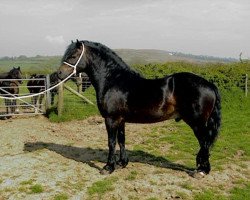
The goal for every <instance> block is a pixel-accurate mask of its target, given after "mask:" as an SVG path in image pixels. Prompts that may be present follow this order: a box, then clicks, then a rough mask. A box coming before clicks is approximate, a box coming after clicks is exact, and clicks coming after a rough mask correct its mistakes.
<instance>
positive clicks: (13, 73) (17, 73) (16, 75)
mask: <svg viewBox="0 0 250 200" xmlns="http://www.w3.org/2000/svg"><path fill="white" fill-rule="evenodd" d="M9 77H10V78H11V79H19V80H18V82H19V83H20V84H22V83H23V82H22V80H21V79H22V72H21V69H20V67H17V68H15V67H13V69H11V70H10V72H9Z"/></svg>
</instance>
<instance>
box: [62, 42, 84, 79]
mask: <svg viewBox="0 0 250 200" xmlns="http://www.w3.org/2000/svg"><path fill="white" fill-rule="evenodd" d="M83 54H84V44H83V43H82V52H81V55H80V57H79V58H78V60H77V62H76V63H75V64H74V65H72V64H70V63H68V62H63V63H64V64H66V65H68V66H69V67H73V68H74V70H73V74H75V73H76V67H77V65H78V64H79V62H80V60H81V59H82V56H83Z"/></svg>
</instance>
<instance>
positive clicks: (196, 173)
mask: <svg viewBox="0 0 250 200" xmlns="http://www.w3.org/2000/svg"><path fill="white" fill-rule="evenodd" d="M189 175H190V176H192V177H193V178H196V179H202V178H204V177H205V176H206V175H207V174H206V173H205V172H203V171H198V170H194V171H192V172H191V173H189Z"/></svg>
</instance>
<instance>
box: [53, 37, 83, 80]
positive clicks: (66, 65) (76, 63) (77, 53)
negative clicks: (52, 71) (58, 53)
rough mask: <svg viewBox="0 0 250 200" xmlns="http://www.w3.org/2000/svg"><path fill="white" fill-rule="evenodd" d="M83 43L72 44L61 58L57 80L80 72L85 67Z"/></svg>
mask: <svg viewBox="0 0 250 200" xmlns="http://www.w3.org/2000/svg"><path fill="white" fill-rule="evenodd" d="M84 53H85V48H84V44H83V42H79V41H78V40H77V41H76V42H72V43H71V44H70V45H69V46H68V48H67V50H66V51H65V54H64V56H63V58H62V64H61V66H60V68H59V69H58V71H57V76H58V78H59V79H61V80H62V79H65V78H66V77H68V76H69V75H70V74H72V73H73V72H74V73H76V71H77V72H82V71H83V70H84V69H85V67H86V59H85V58H86V56H85V55H84Z"/></svg>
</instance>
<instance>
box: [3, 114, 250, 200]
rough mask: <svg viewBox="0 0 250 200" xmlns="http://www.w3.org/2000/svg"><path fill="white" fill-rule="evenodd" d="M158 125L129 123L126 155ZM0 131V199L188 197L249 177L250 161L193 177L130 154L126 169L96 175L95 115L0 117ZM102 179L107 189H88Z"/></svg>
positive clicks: (102, 133)
mask: <svg viewBox="0 0 250 200" xmlns="http://www.w3.org/2000/svg"><path fill="white" fill-rule="evenodd" d="M166 123H167V122H164V124H166ZM161 125H162V123H158V124H153V125H152V124H150V125H138V124H133V125H132V124H128V125H127V127H126V135H127V141H128V145H127V149H128V151H129V152H130V154H131V155H132V154H133V146H134V145H135V144H140V143H142V142H143V136H142V134H140V133H145V132H149V131H150V130H151V128H152V127H153V126H161ZM0 134H1V140H0V149H1V151H0V200H3V199H13V200H18V199H22V200H23V199H28V200H33V199H34V200H39V199H67V197H68V199H192V196H193V195H194V193H197V192H199V191H201V186H202V187H206V186H208V187H212V188H220V187H221V188H223V189H225V188H227V187H231V186H232V185H233V183H234V181H236V180H247V178H249V177H247V176H248V175H249V174H248V173H246V172H247V171H248V172H249V165H250V163H249V162H248V163H245V165H247V166H248V167H247V168H245V169H243V168H241V167H239V166H237V165H234V164H232V165H230V167H228V168H227V169H226V170H223V171H212V172H211V174H209V175H208V176H205V177H204V178H202V179H197V178H193V177H191V176H190V175H189V174H188V173H186V172H185V170H184V171H183V170H181V167H180V166H179V165H177V164H176V165H175V164H173V163H165V166H157V165H154V164H152V162H147V156H148V155H147V153H144V154H142V153H141V154H140V155H139V157H136V156H134V157H133V156H132V158H130V163H129V165H128V166H127V168H125V169H119V170H116V171H115V172H114V173H113V174H111V175H101V174H100V173H99V170H100V169H101V167H102V166H103V165H104V164H105V161H106V157H107V134H106V130H105V125H104V123H103V120H102V118H100V117H91V118H88V119H86V120H82V121H72V122H64V123H51V122H49V121H48V119H47V118H45V117H43V116H36V117H25V118H23V117H22V118H15V119H9V120H0ZM165 148H166V149H167V146H166V147H165ZM244 170H245V171H244ZM101 180H108V181H110V182H111V181H113V185H112V187H111V189H110V191H107V192H105V191H104V192H99V194H98V192H97V193H96V194H95V192H93V193H90V192H89V188H90V187H92V186H93V184H94V183H96V182H98V181H101ZM35 187H38V188H39V187H40V188H42V189H41V190H40V191H39V189H37V190H36V189H35ZM97 190H98V189H97ZM223 191H224V190H223ZM223 191H222V193H223Z"/></svg>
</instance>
